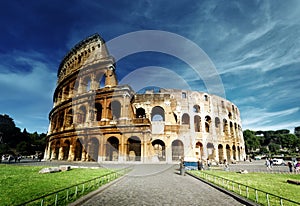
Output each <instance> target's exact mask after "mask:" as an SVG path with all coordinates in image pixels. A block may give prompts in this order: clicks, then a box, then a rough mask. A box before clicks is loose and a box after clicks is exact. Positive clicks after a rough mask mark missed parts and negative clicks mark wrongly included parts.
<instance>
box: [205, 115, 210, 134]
mask: <svg viewBox="0 0 300 206" xmlns="http://www.w3.org/2000/svg"><path fill="white" fill-rule="evenodd" d="M210 124H211V117H210V116H206V117H205V132H207V133H209V132H210Z"/></svg>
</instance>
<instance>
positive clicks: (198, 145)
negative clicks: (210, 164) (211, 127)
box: [196, 142, 204, 159]
mask: <svg viewBox="0 0 300 206" xmlns="http://www.w3.org/2000/svg"><path fill="white" fill-rule="evenodd" d="M203 156H204V153H203V144H202V143H201V142H197V143H196V157H197V159H202V158H203Z"/></svg>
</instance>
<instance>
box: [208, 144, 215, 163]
mask: <svg viewBox="0 0 300 206" xmlns="http://www.w3.org/2000/svg"><path fill="white" fill-rule="evenodd" d="M206 148H207V157H208V159H210V160H213V159H215V147H214V144H213V143H211V142H208V143H207V145H206Z"/></svg>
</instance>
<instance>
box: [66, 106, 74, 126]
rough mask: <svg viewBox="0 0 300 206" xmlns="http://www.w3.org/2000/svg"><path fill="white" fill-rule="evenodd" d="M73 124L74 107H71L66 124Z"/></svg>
mask: <svg viewBox="0 0 300 206" xmlns="http://www.w3.org/2000/svg"><path fill="white" fill-rule="evenodd" d="M72 124H73V109H69V110H68V112H67V117H66V126H67V127H70V126H71V125H72Z"/></svg>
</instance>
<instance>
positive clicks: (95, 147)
mask: <svg viewBox="0 0 300 206" xmlns="http://www.w3.org/2000/svg"><path fill="white" fill-rule="evenodd" d="M98 152H99V140H98V139H97V138H96V137H92V138H91V139H89V142H88V155H89V156H88V160H89V161H95V162H97V161H98Z"/></svg>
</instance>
